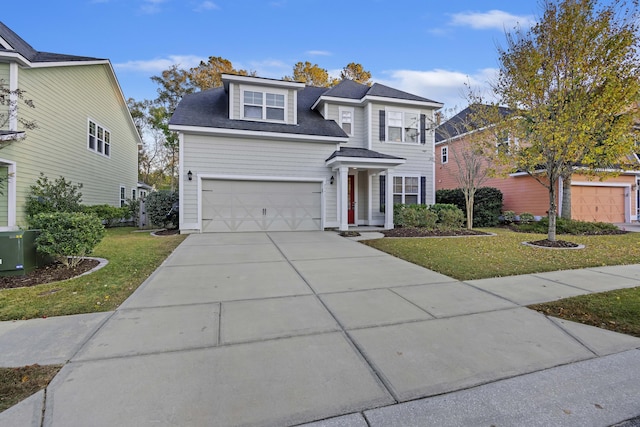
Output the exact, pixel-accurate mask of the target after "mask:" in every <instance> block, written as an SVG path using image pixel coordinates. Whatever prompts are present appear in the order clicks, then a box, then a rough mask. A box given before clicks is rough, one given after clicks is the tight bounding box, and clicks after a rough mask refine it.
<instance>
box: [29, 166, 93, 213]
mask: <svg viewBox="0 0 640 427" xmlns="http://www.w3.org/2000/svg"><path fill="white" fill-rule="evenodd" d="M80 189H82V184H81V183H78V184H76V185H74V184H72V183H71V181H67V180H66V179H65V178H64V177H63V176H61V177H59V178H58V179H56V180H54V181H50V180H49V178H47V177H46V176H45V175H44V174H43V173H42V172H41V173H40V177H39V178H38V179H37V180H36V183H35V185H32V186H31V187H30V193H29V195H28V196H27V201H26V204H25V211H26V214H27V218H31V217H33V216H35V215H37V214H40V213H46V212H81V211H82V205H81V204H80V202H81V201H82V193H81V192H80Z"/></svg>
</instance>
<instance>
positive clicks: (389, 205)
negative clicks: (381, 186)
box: [384, 169, 393, 229]
mask: <svg viewBox="0 0 640 427" xmlns="http://www.w3.org/2000/svg"><path fill="white" fill-rule="evenodd" d="M391 171H392V170H391V169H387V178H386V179H385V190H384V191H385V193H384V195H385V197H384V198H385V200H384V205H385V207H384V228H386V229H392V228H393V174H392V173H391Z"/></svg>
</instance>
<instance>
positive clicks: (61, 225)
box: [31, 212, 105, 268]
mask: <svg viewBox="0 0 640 427" xmlns="http://www.w3.org/2000/svg"><path fill="white" fill-rule="evenodd" d="M31 227H32V228H34V229H39V230H40V234H39V235H38V237H37V238H36V250H37V251H38V252H40V253H41V254H44V255H49V256H51V257H54V258H56V259H57V260H59V261H60V262H62V263H63V264H64V265H65V266H67V267H70V268H74V267H76V266H77V265H78V264H79V263H80V261H81V258H82V257H84V256H87V255H89V254H90V253H91V251H93V248H95V246H96V245H97V244H98V243H100V240H102V238H103V237H104V233H105V230H104V227H103V226H102V223H101V221H100V219H99V218H98V217H97V216H95V215H92V214H86V213H81V212H50V213H40V214H37V215H35V216H33V217H32V218H31Z"/></svg>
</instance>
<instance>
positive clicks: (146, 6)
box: [140, 0, 167, 15]
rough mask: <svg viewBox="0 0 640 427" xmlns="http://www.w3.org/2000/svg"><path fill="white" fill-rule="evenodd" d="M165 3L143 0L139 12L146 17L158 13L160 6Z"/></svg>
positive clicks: (162, 0) (155, 0) (161, 0)
mask: <svg viewBox="0 0 640 427" xmlns="http://www.w3.org/2000/svg"><path fill="white" fill-rule="evenodd" d="M166 1H167V0H143V2H142V5H141V6H140V11H141V12H142V13H145V14H148V15H151V14H154V13H159V12H160V10H161V9H160V5H161V4H162V3H165V2H166Z"/></svg>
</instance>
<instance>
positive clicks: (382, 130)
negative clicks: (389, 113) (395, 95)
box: [380, 110, 386, 141]
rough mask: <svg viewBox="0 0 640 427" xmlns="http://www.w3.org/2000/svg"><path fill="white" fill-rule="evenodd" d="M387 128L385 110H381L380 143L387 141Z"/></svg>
mask: <svg viewBox="0 0 640 427" xmlns="http://www.w3.org/2000/svg"><path fill="white" fill-rule="evenodd" d="M385 126H386V122H385V117H384V110H380V141H384V140H386V136H385V134H384V129H385Z"/></svg>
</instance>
